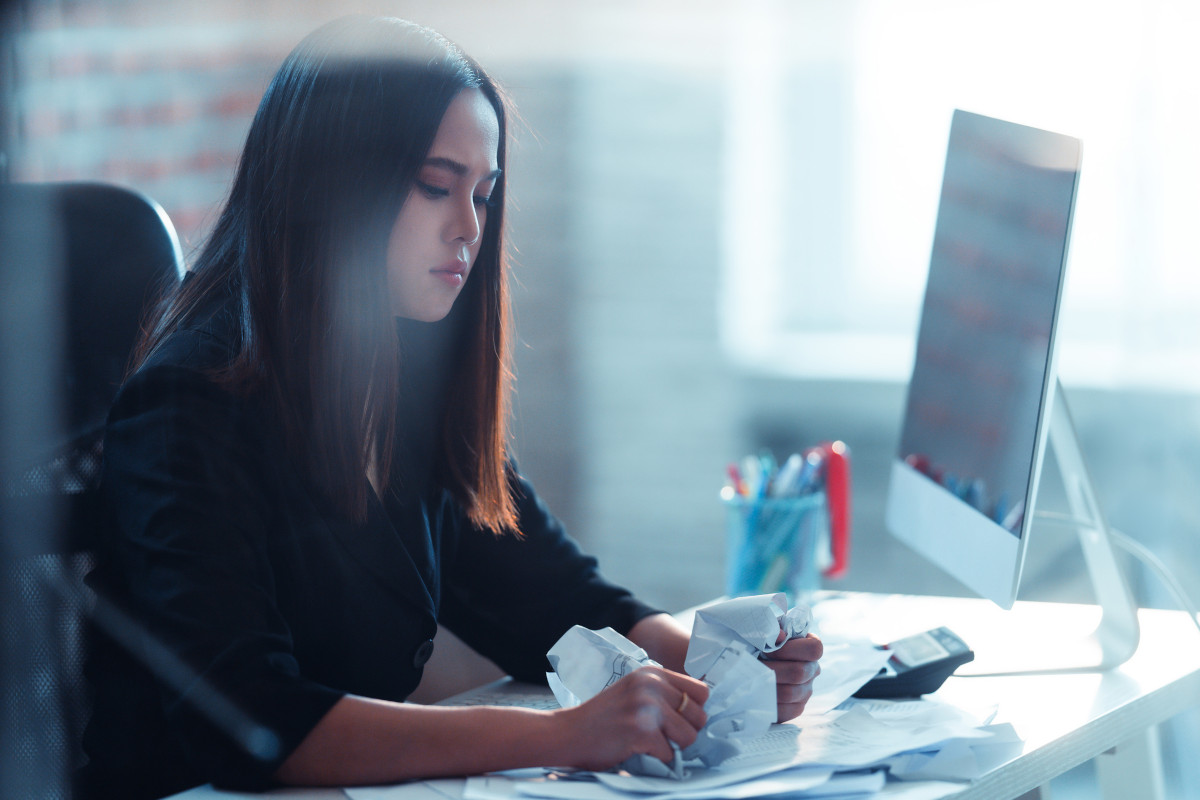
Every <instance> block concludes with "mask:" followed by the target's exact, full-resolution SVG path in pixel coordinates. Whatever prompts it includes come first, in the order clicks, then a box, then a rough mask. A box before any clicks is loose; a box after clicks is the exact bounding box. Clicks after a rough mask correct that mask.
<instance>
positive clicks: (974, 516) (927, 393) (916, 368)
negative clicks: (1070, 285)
mask: <svg viewBox="0 0 1200 800" xmlns="http://www.w3.org/2000/svg"><path fill="white" fill-rule="evenodd" d="M1079 155H1080V146H1079V142H1078V140H1076V139H1072V138H1070V137H1067V136H1061V135H1059V134H1054V133H1049V132H1047V131H1043V130H1038V129H1036V128H1029V127H1026V126H1023V125H1016V124H1014V123H1010V122H1004V121H1001V120H997V119H992V118H990V117H984V116H980V115H978V114H972V113H969V112H965V111H956V112H955V113H954V118H953V121H952V123H951V129H950V140H949V145H948V148H947V154H946V167H945V172H944V175H943V179H942V193H941V199H940V203H939V206H938V215H937V223H936V227H935V230H934V238H933V248H932V254H931V257H930V264H929V278H928V283H927V285H926V290H925V300H924V305H923V307H922V312H921V321H920V325H919V328H918V332H917V346H916V359H915V361H914V364H913V373H912V380H911V382H910V384H909V390H908V400H907V405H906V410H905V415H904V422H903V426H902V432H901V437H900V448H899V453H898V455H897V459H896V462H895V464H894V465H893V476H892V477H893V480H892V485H891V488H890V491H889V498H888V525H889V528H890V529H891V530H892V533H893V534H894V535H896V536H897V537H899V538H900V539H902V540H904V541H906V542H908V543H909V544H911V545H912V546H914V547H915V548H916V549H917V550H918V551H919V552H921V553H922V554H923V555H926V556H927V557H929V558H930V559H931V560H933V561H934V562H935V563H937V564H939V565H940V566H942V567H943V568H944V569H946V570H947V571H948V572H950V573H951V574H952V575H953V576H954V577H956V578H958V579H959V580H960V581H962V582H963V583H964V584H966V585H967V586H968V587H970V588H972V589H974V590H975V591H977V592H979V593H980V594H983V595H984V596H987V597H991V598H992V599H993V600H996V602H998V603H1000V604H1001V605H1004V606H1008V605H1011V603H1012V600H1013V599H1014V598H1015V594H1016V585H1017V583H1018V582H1019V576H1020V566H1021V560H1022V558H1023V554H1024V537H1025V532H1026V531H1027V530H1028V525H1029V521H1030V519H1031V518H1032V514H1031V513H1030V510H1031V509H1032V507H1033V501H1034V497H1035V495H1036V491H1037V480H1038V475H1039V472H1040V466H1041V452H1042V450H1043V448H1044V446H1045V435H1046V422H1045V420H1046V419H1047V414H1048V413H1049V406H1050V403H1051V402H1052V400H1053V387H1054V383H1055V381H1054V369H1053V362H1054V359H1053V354H1054V332H1055V324H1056V320H1057V316H1058V308H1059V301H1060V297H1061V294H1062V287H1063V278H1064V266H1065V262H1066V252H1067V243H1068V240H1069V236H1070V228H1071V216H1072V209H1073V205H1074V198H1075V189H1076V183H1077V179H1078V174H1079ZM1006 538H1007V539H1008V540H1010V541H1008V542H1005V541H1004V539H1006Z"/></svg>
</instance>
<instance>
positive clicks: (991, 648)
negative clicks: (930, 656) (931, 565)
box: [170, 593, 1200, 800]
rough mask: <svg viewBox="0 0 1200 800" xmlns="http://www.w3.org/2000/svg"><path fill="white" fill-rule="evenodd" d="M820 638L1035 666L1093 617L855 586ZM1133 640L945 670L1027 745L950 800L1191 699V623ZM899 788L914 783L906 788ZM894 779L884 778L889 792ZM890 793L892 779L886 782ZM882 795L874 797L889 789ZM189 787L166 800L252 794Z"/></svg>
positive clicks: (1195, 693)
mask: <svg viewBox="0 0 1200 800" xmlns="http://www.w3.org/2000/svg"><path fill="white" fill-rule="evenodd" d="M818 618H819V620H820V631H821V633H822V634H824V635H825V636H829V637H832V636H835V635H838V636H850V635H853V636H857V637H860V638H861V637H866V638H869V639H871V640H873V641H875V642H878V643H882V642H887V641H892V640H895V639H898V638H901V637H903V636H906V635H909V634H912V633H918V632H920V631H923V630H928V629H930V628H935V627H938V626H941V625H945V626H947V627H949V628H951V629H952V630H954V631H955V632H956V633H958V634H959V635H960V636H962V638H963V639H964V640H966V642H967V644H968V645H970V646H971V647H972V649H974V650H975V652H976V655H977V660H976V663H975V664H968V665H966V666H965V667H964V668H963V670H964V671H965V670H968V669H971V668H973V667H976V666H979V667H982V666H984V665H986V664H987V663H988V662H989V661H990V660H991V659H992V658H993V657H994V656H996V655H1004V654H1006V653H1012V652H1018V651H1020V650H1022V649H1025V650H1027V651H1028V655H1029V660H1028V661H1029V664H1030V665H1035V664H1037V663H1038V662H1037V652H1038V650H1037V645H1036V641H1037V640H1038V639H1039V638H1042V637H1045V638H1046V639H1047V640H1055V641H1058V640H1061V639H1062V638H1063V636H1064V635H1065V633H1066V632H1071V633H1074V634H1078V635H1082V634H1086V633H1087V632H1089V631H1091V630H1092V629H1093V628H1094V627H1095V624H1096V621H1097V620H1098V619H1099V609H1098V608H1096V607H1095V606H1082V605H1066V604H1058V603H1024V602H1018V603H1017V604H1016V605H1015V606H1014V608H1013V609H1012V610H1011V611H1004V610H1002V609H1000V608H998V607H996V606H994V605H993V604H992V603H990V602H988V601H986V600H975V599H966V598H943V597H916V596H900V595H872V594H863V593H846V594H839V593H827V596H826V597H824V598H823V599H822V600H821V602H820V604H819V607H818ZM1138 619H1139V621H1140V623H1141V628H1142V634H1141V644H1140V645H1139V647H1138V650H1137V652H1136V653H1135V654H1134V656H1133V658H1131V659H1130V660H1129V661H1128V662H1127V663H1125V664H1123V665H1122V666H1120V667H1118V668H1116V669H1113V670H1109V671H1107V672H1092V673H1082V674H1069V675H1030V676H1005V677H990V678H988V677H979V678H967V677H957V676H955V677H952V678H950V679H949V680H948V681H947V682H946V684H945V685H944V686H943V687H942V688H941V689H940V690H939V691H938V692H937V695H936V696H937V697H938V698H939V699H941V700H944V701H947V702H950V703H953V704H956V705H959V706H962V707H964V708H967V709H970V710H974V711H980V710H983V709H986V708H989V707H992V706H994V707H995V708H996V718H995V721H996V722H1009V723H1011V724H1012V725H1013V727H1014V728H1015V729H1016V731H1017V733H1018V734H1019V735H1020V736H1021V738H1022V740H1023V741H1024V742H1025V748H1024V752H1023V753H1022V754H1021V755H1020V756H1018V757H1016V758H1015V759H1013V760H1012V761H1010V762H1009V763H1007V764H1005V765H1003V766H1001V767H999V768H997V769H995V770H993V771H992V772H990V773H988V774H987V775H984V776H983V777H982V778H980V779H978V780H976V781H973V782H972V783H969V784H962V788H961V789H960V790H958V791H954V792H952V793H951V794H949V795H948V796H949V797H953V798H955V799H956V800H982V798H991V799H992V800H1009V799H1010V798H1015V797H1018V796H1019V795H1021V794H1023V793H1024V792H1027V791H1029V790H1031V789H1034V788H1036V787H1038V786H1041V785H1043V784H1045V783H1048V782H1049V781H1050V779H1051V778H1053V777H1055V776H1057V775H1060V774H1062V773H1063V772H1066V771H1067V770H1069V769H1071V768H1073V767H1075V766H1077V765H1079V764H1081V763H1083V762H1085V761H1088V760H1089V759H1091V758H1094V757H1095V756H1097V755H1100V754H1101V753H1104V752H1105V751H1107V750H1109V749H1110V748H1113V747H1114V746H1116V745H1119V744H1122V743H1124V742H1126V741H1127V740H1130V739H1131V738H1133V737H1136V736H1138V735H1139V734H1141V733H1143V732H1144V731H1145V730H1146V729H1147V728H1149V727H1150V726H1153V725H1156V724H1158V723H1160V722H1163V721H1164V720H1166V719H1169V718H1170V717H1171V716H1173V715H1175V714H1177V713H1179V712H1180V711H1183V710H1185V709H1187V708H1189V707H1193V706H1197V705H1200V631H1198V630H1197V629H1196V627H1195V626H1194V625H1193V624H1192V623H1191V622H1190V621H1189V619H1188V617H1187V614H1186V613H1184V612H1180V611H1164V610H1157V609H1142V610H1141V611H1139V612H1138ZM904 786H905V787H906V788H907V789H915V788H917V787H916V786H915V785H912V784H905V785H904ZM891 788H892V784H890V783H889V789H891ZM896 788H897V789H898V788H899V787H896ZM891 793H892V792H890V791H885V793H884V796H887V795H888V794H891ZM262 796H264V795H242V794H234V793H226V792H217V791H214V790H213V789H211V788H210V787H198V788H197V789H193V790H190V791H187V792H184V793H182V794H179V795H174V796H173V797H172V798H171V799H170V800H201V799H202V798H226V799H227V800H231V798H240V797H262ZM265 796H272V797H279V798H289V799H294V800H344V798H345V794H344V793H343V792H342V791H341V790H338V789H320V790H311V789H310V790H300V791H298V790H278V791H275V792H270V793H268V794H267V795H265Z"/></svg>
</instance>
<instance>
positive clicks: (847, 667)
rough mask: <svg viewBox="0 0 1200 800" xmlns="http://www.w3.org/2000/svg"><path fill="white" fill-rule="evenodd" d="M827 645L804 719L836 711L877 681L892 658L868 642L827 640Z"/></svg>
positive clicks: (805, 708) (805, 709)
mask: <svg viewBox="0 0 1200 800" xmlns="http://www.w3.org/2000/svg"><path fill="white" fill-rule="evenodd" d="M824 645H825V653H824V655H822V656H821V674H820V675H818V676H817V679H816V680H815V681H813V695H812V697H811V698H810V699H809V701H808V705H806V706H805V707H804V716H802V717H801V719H804V718H805V717H809V716H816V715H819V714H824V713H826V712H828V711H832V710H833V709H834V708H837V707H838V706H839V705H841V704H842V703H843V702H845V701H846V700H847V699H848V698H849V697H850V696H851V695H853V694H854V693H855V692H857V691H858V690H859V689H861V688H862V687H863V685H864V684H865V683H866V682H867V681H869V680H871V678H874V677H875V675H876V674H878V672H879V669H880V667H882V666H883V665H884V664H886V663H887V660H888V657H889V655H890V654H889V653H888V652H887V651H886V650H880V649H879V648H877V647H875V646H874V645H872V644H870V643H868V642H851V641H830V640H825V641H824Z"/></svg>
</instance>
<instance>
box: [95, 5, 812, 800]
mask: <svg viewBox="0 0 1200 800" xmlns="http://www.w3.org/2000/svg"><path fill="white" fill-rule="evenodd" d="M504 167H505V109H504V104H503V102H502V100H501V98H500V95H499V93H498V91H497V89H496V87H495V85H494V84H493V83H492V81H491V80H490V79H489V78H488V77H487V75H486V74H485V73H484V72H483V71H482V70H481V69H480V68H479V66H478V65H476V64H475V63H474V62H473V61H472V60H470V59H469V58H467V57H466V56H465V55H463V54H462V53H461V52H460V51H459V50H458V49H457V48H455V47H454V46H453V45H451V44H450V43H449V42H447V41H446V40H444V39H442V38H441V37H440V36H438V35H437V34H435V33H433V32H431V31H429V30H427V29H423V28H420V27H418V26H415V25H412V24H409V23H406V22H402V21H400V20H392V19H368V18H348V19H344V20H339V21H337V22H334V23H331V24H329V25H326V26H325V27H323V28H321V29H319V30H318V31H316V32H315V33H313V34H312V35H310V36H309V37H308V38H307V39H305V40H304V41H303V42H302V43H301V44H300V45H299V46H298V47H297V48H296V50H295V51H294V52H293V53H292V54H291V55H290V56H289V57H288V58H287V60H286V61H285V63H284V64H283V66H282V68H281V69H280V71H279V73H278V74H277V75H276V77H275V79H274V81H273V82H272V83H271V85H270V87H269V88H268V89H267V92H266V94H265V96H264V97H263V100H262V103H261V105H260V107H259V109H258V112H257V114H256V116H255V119H254V121H253V123H252V125H251V129H250V132H249V135H248V138H247V142H246V147H245V150H244V152H243V154H242V158H241V161H240V164H239V167H238V171H237V176H236V179H235V182H234V186H233V188H232V190H231V193H230V197H229V200H228V202H227V203H226V205H225V207H224V209H223V211H222V213H221V216H220V218H219V219H218V222H217V224H216V227H215V230H214V233H213V235H212V237H211V239H210V240H209V242H208V243H207V245H206V246H205V248H204V249H203V251H202V252H201V254H200V256H199V258H198V260H197V263H196V264H195V266H194V268H193V270H192V273H191V274H190V276H189V279H188V280H186V281H185V282H184V284H183V285H182V287H181V288H180V289H179V290H178V291H176V292H175V293H174V294H173V295H172V296H170V297H168V298H167V299H166V300H165V301H164V303H163V304H162V305H161V307H160V308H159V309H158V310H157V311H156V313H155V314H154V315H153V317H152V319H151V321H150V324H149V325H148V326H147V328H146V333H145V335H144V338H143V341H142V342H141V344H140V346H139V348H138V350H137V353H136V354H135V359H134V360H135V368H136V369H135V371H134V373H133V375H132V377H131V378H130V379H129V380H128V382H127V383H126V385H125V386H124V387H123V388H122V391H121V393H120V396H119V397H118V399H117V402H116V403H115V405H114V407H113V410H112V413H111V415H110V418H109V426H108V429H107V433H106V440H105V470H104V476H103V486H104V492H105V495H106V498H107V500H108V503H109V506H110V508H111V509H112V510H113V516H114V523H115V524H114V526H113V532H112V534H111V536H110V537H109V539H108V541H106V542H105V543H104V546H103V547H102V548H101V554H102V559H101V563H100V565H99V567H98V568H97V570H96V571H95V573H94V576H93V581H94V583H95V585H96V587H97V589H98V591H100V592H102V593H103V594H104V595H105V596H107V597H110V598H111V599H113V600H114V601H115V602H117V603H118V605H120V606H121V607H123V608H125V609H126V610H127V611H128V612H129V614H130V615H131V616H132V617H133V618H134V619H135V620H137V622H138V624H139V625H140V626H142V627H143V628H144V630H145V632H146V634H147V635H145V636H143V637H142V639H143V642H144V644H143V646H142V649H141V651H140V652H137V653H135V654H133V655H132V656H131V655H128V654H126V653H124V652H123V651H121V650H120V649H119V648H116V647H114V646H101V647H99V648H98V651H97V652H96V655H95V658H94V663H93V665H92V667H91V670H90V674H91V677H92V679H93V682H94V684H95V685H96V694H97V696H96V707H95V712H94V714H93V719H92V723H91V724H90V726H89V730H88V734H87V736H86V741H85V748H86V749H87V751H88V754H89V756H90V759H91V763H90V764H89V766H88V767H87V768H86V769H85V771H84V773H83V780H82V786H83V789H84V792H85V793H86V794H89V795H93V796H94V795H106V794H107V795H111V796H119V797H123V798H133V797H143V796H145V797H153V796H161V795H164V794H169V793H171V792H174V791H178V790H180V789H183V788H186V787H188V786H191V785H195V784H198V783H204V782H208V781H213V782H216V783H218V784H221V785H229V786H234V787H245V788H257V787H266V786H270V785H273V784H277V783H282V784H308V785H349V784H361V783H385V782H394V781H399V780H404V779H409V778H418V777H430V776H438V775H463V774H471V773H479V772H483V771H487V770H494V769H501V768H512V767H520V766H532V765H543V764H555V765H574V766H580V767H587V768H607V767H611V766H613V765H614V764H617V763H619V762H621V761H622V760H624V759H625V758H626V757H628V756H630V755H632V754H634V753H648V754H651V755H653V756H656V757H658V758H661V759H663V760H664V761H670V760H671V756H672V751H671V743H672V742H674V743H677V744H678V745H680V746H685V747H686V746H687V745H688V744H690V743H691V742H692V741H693V740H694V738H695V736H696V732H697V730H699V729H700V728H701V727H702V726H703V724H704V721H705V715H704V711H703V705H704V701H705V699H706V698H707V687H706V686H705V685H704V684H703V683H701V682H700V681H697V680H694V679H692V678H690V677H688V676H686V675H683V674H682V666H683V659H684V654H685V652H686V648H687V635H686V633H685V632H684V631H683V630H682V629H681V628H680V627H679V626H678V625H676V624H675V623H674V622H673V621H672V620H671V618H670V617H669V616H667V615H664V614H661V613H656V612H655V611H654V610H652V609H650V608H648V607H647V606H645V605H643V604H642V603H640V602H638V601H637V600H635V599H634V598H633V597H632V596H631V595H630V594H629V593H628V592H626V591H625V590H623V589H620V588H618V587H616V586H613V585H612V584H610V583H608V582H607V581H605V580H604V579H603V578H602V577H601V576H600V575H599V573H598V572H597V570H596V564H595V562H594V560H592V559H590V558H588V557H586V556H584V555H583V554H582V553H581V552H580V551H579V550H578V548H577V547H576V546H575V545H574V544H573V543H572V542H571V541H570V540H569V539H568V538H567V537H566V536H565V534H564V532H563V530H562V528H561V526H560V525H559V523H558V522H557V521H556V520H555V519H554V518H553V517H552V516H551V515H550V514H549V513H548V512H547V511H546V509H545V508H544V507H543V506H542V504H541V503H540V502H539V501H538V499H537V497H536V495H535V494H534V492H533V490H532V488H531V487H530V486H529V485H528V484H527V483H526V482H525V481H524V480H523V479H522V478H521V477H520V476H519V474H518V472H517V469H516V467H515V465H514V464H513V463H512V462H511V461H509V460H507V459H506V453H505V446H506V442H507V435H506V431H505V420H506V402H507V390H508V379H509V373H508V369H507V361H506V358H507V349H506V348H507V337H508V332H507V323H508V309H507V301H508V298H507V290H506V270H505V264H504V242H503V215H504V185H505V174H504ZM439 621H440V622H442V623H443V624H445V625H446V626H447V627H449V628H450V629H452V630H454V631H455V632H456V633H458V634H459V635H460V636H461V637H462V638H463V639H464V640H465V641H466V642H467V643H468V644H470V645H471V646H473V647H474V648H475V649H477V650H478V651H480V652H481V653H483V654H484V655H487V656H488V657H490V658H492V659H493V660H494V661H496V662H497V663H498V664H499V665H500V666H501V667H502V668H503V669H505V670H506V671H507V672H509V673H510V674H512V675H514V676H517V677H519V678H525V679H528V680H536V679H539V678H540V677H541V675H542V674H543V673H544V671H545V668H546V662H545V653H546V651H547V650H548V649H549V647H550V646H551V645H552V644H553V643H554V642H555V641H556V640H557V639H558V637H559V636H560V635H561V634H562V633H563V632H564V631H565V630H566V629H567V628H568V627H570V626H571V625H573V624H581V625H584V626H586V627H590V628H599V627H604V626H611V627H613V628H615V629H616V630H618V631H620V632H622V633H625V634H626V635H628V636H629V638H630V639H632V640H633V641H634V642H636V643H637V644H639V645H640V646H642V647H644V648H645V649H646V650H647V651H648V652H649V653H650V655H651V656H652V657H653V658H655V659H656V660H657V661H659V662H660V663H662V664H663V665H664V667H665V668H664V669H643V670H639V671H638V672H637V673H635V674H633V675H630V676H628V677H626V678H625V679H623V680H622V681H619V682H618V683H617V684H615V685H614V686H612V687H610V689H608V690H606V691H605V692H603V693H601V694H600V695H599V696H597V697H596V698H594V699H593V700H591V701H589V702H587V703H584V704H583V705H581V706H579V707H577V708H574V709H568V710H558V711H553V712H545V711H535V710H529V709H518V708H444V707H425V706H417V705H413V704H407V703H404V702H403V701H404V698H405V697H407V696H408V694H409V693H410V692H412V690H413V689H414V688H415V687H416V685H417V683H418V681H419V680H420V677H421V670H422V667H423V666H424V663H425V661H426V660H427V659H428V657H429V653H430V650H431V647H432V641H431V640H432V637H433V634H434V632H435V630H436V626H437V624H438V622H439ZM820 652H821V645H820V642H819V641H818V640H816V639H814V638H809V639H805V640H797V641H794V642H791V643H789V644H788V645H787V646H785V647H784V648H782V649H781V650H779V651H777V652H776V653H775V654H773V657H774V658H775V659H777V660H774V661H772V662H771V666H772V668H774V669H775V670H776V673H777V675H778V683H779V713H780V718H781V719H786V718H790V717H793V716H795V715H796V714H798V713H800V711H801V710H802V708H803V706H804V703H805V701H806V700H807V698H808V696H809V694H810V693H811V681H812V679H813V677H814V676H815V675H816V672H817V665H816V663H815V662H816V660H817V659H818V658H819V656H820ZM147 665H148V666H147Z"/></svg>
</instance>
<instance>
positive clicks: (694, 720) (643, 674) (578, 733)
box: [555, 667, 708, 770]
mask: <svg viewBox="0 0 1200 800" xmlns="http://www.w3.org/2000/svg"><path fill="white" fill-rule="evenodd" d="M685 698H686V699H685ZM707 700H708V687H707V686H705V685H704V684H703V683H701V682H700V681H698V680H696V679H694V678H689V677H688V676H687V675H681V674H679V673H677V672H671V671H670V670H666V669H662V668H660V667H642V668H640V669H637V670H634V671H633V672H631V673H630V674H628V675H626V676H625V677H624V678H621V680H619V681H617V682H616V683H614V684H613V685H612V686H609V687H608V688H607V689H605V690H604V691H602V692H600V694H598V695H596V696H595V697H593V698H592V699H591V700H588V701H587V702H586V703H583V704H582V705H578V706H576V707H574V708H568V709H563V710H562V711H557V712H555V714H558V715H560V716H561V718H562V719H563V721H564V722H565V723H566V724H565V725H564V735H565V736H566V737H567V738H568V739H569V740H570V742H571V745H570V747H569V752H571V753H573V754H574V757H573V758H571V763H570V764H568V765H567V766H576V767H582V768H583V769H588V770H605V769H609V768H610V767H613V766H615V765H617V764H620V763H621V762H622V761H624V760H625V759H627V758H629V757H630V756H632V755H635V754H637V753H645V754H647V755H651V756H654V757H655V758H657V759H659V760H661V761H663V762H664V763H667V764H670V763H671V762H672V761H673V760H674V758H675V752H674V751H673V750H672V749H671V742H674V743H675V744H677V745H679V747H681V748H686V747H687V746H688V745H690V744H692V742H694V741H696V734H697V733H698V732H699V730H700V729H701V728H703V727H704V723H705V722H706V721H707V719H708V715H707V714H705V713H704V703H705V702H706V701H707Z"/></svg>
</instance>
